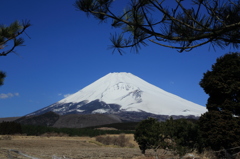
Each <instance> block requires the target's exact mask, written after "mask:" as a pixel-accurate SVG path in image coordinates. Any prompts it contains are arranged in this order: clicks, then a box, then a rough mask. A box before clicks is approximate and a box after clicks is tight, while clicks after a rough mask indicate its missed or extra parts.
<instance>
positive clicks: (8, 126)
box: [0, 122, 22, 135]
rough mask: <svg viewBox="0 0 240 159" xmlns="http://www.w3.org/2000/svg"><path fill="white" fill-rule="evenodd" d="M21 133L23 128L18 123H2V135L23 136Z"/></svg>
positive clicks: (0, 126) (0, 130)
mask: <svg viewBox="0 0 240 159" xmlns="http://www.w3.org/2000/svg"><path fill="white" fill-rule="evenodd" d="M21 133H22V128H21V125H20V124H19V123H16V122H2V123H0V134H1V135H13V134H21Z"/></svg>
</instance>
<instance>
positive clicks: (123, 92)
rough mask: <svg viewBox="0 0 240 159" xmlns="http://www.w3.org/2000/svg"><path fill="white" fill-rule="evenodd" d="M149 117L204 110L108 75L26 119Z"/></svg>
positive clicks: (135, 80) (127, 77) (131, 78)
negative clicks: (54, 116) (53, 115)
mask: <svg viewBox="0 0 240 159" xmlns="http://www.w3.org/2000/svg"><path fill="white" fill-rule="evenodd" d="M49 111H52V112H55V113H57V114H60V115H64V114H95V113H104V114H117V113H121V112H134V113H137V112H139V113H142V112H145V113H150V114H156V115H167V116H172V115H176V116H191V115H192V116H200V115H201V114H203V113H205V112H206V111H207V109H206V108H205V107H203V106H201V105H198V104H195V103H193V102H190V101H188V100H186V99H183V98H181V97H179V96H177V95H174V94H171V93H169V92H166V91H164V90H162V89H161V88H159V87H156V86H154V85H152V84H150V83H148V82H146V81H144V80H143V79H141V78H139V77H137V76H135V75H133V74H131V73H126V72H121V73H109V74H107V75H105V76H103V77H102V78H100V79H98V80H96V81H95V82H93V83H92V84H90V85H88V86H86V87H84V88H83V89H81V90H79V91H78V92H76V93H74V94H72V95H70V96H68V97H66V98H64V99H62V100H60V101H58V102H56V103H54V104H52V105H50V106H48V107H45V108H43V109H40V110H38V111H35V112H33V113H31V114H29V115H40V114H43V113H46V112H49Z"/></svg>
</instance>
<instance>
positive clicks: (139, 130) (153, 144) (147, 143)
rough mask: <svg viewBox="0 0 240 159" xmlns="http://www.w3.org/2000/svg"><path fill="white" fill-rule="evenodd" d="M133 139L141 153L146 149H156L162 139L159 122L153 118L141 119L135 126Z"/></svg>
mask: <svg viewBox="0 0 240 159" xmlns="http://www.w3.org/2000/svg"><path fill="white" fill-rule="evenodd" d="M134 139H135V141H136V142H137V143H138V145H139V148H140V150H141V151H142V153H143V154H145V150H146V149H155V150H156V149H158V148H159V143H160V141H161V139H162V137H161V135H160V123H159V122H158V121H157V119H154V118H148V119H146V120H143V121H141V122H140V123H139V124H138V126H137V127H136V130H135V133H134Z"/></svg>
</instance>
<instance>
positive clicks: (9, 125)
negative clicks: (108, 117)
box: [0, 122, 133, 137]
mask: <svg viewBox="0 0 240 159" xmlns="http://www.w3.org/2000/svg"><path fill="white" fill-rule="evenodd" d="M117 125H118V124H117ZM111 126H112V127H114V125H111ZM122 127H123V126H122ZM118 128H119V126H118ZM118 128H116V129H118ZM46 133H59V134H60V133H61V134H66V135H68V136H89V137H94V136H98V135H105V134H122V133H124V134H129V133H133V131H132V130H122V129H118V130H98V129H96V128H95V127H92V128H54V127H47V126H39V125H22V124H19V123H16V122H2V123H0V134H1V135H14V134H24V135H29V136H30V135H33V136H40V135H42V134H46Z"/></svg>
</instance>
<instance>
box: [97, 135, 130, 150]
mask: <svg viewBox="0 0 240 159" xmlns="http://www.w3.org/2000/svg"><path fill="white" fill-rule="evenodd" d="M96 141H98V142H100V143H102V144H104V145H116V146H120V147H133V146H134V145H133V144H131V143H130V142H129V141H130V138H129V137H126V136H125V135H124V134H120V135H119V136H109V135H107V136H97V137H96Z"/></svg>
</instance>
